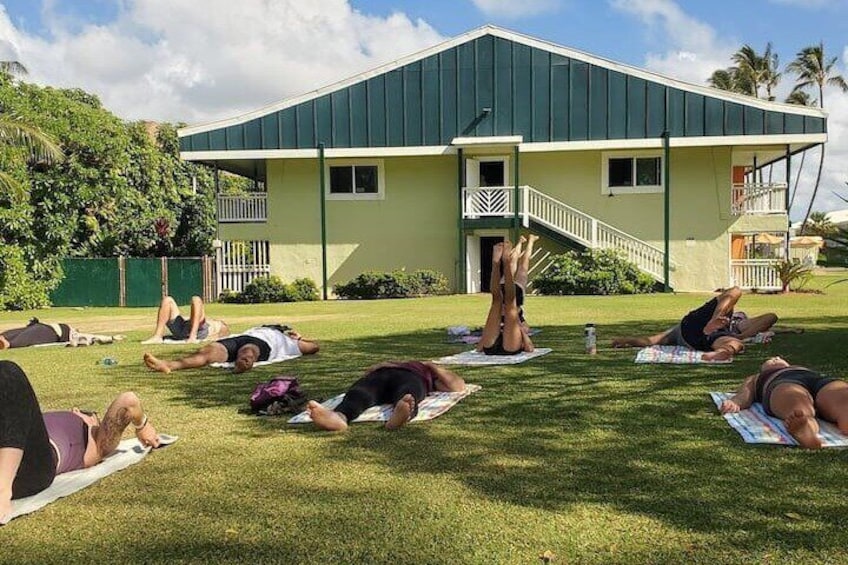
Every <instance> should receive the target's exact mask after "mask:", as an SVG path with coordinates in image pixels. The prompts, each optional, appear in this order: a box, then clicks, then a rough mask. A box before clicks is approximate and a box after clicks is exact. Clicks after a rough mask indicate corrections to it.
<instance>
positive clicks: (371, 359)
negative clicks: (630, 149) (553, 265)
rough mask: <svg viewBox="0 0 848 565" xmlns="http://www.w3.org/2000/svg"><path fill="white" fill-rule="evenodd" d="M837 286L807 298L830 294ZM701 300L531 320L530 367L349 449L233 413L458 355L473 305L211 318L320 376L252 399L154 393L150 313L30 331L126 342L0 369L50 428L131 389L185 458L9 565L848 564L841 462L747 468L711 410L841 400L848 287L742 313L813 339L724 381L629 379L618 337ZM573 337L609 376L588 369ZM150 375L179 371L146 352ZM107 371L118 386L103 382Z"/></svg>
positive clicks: (649, 369) (146, 472)
mask: <svg viewBox="0 0 848 565" xmlns="http://www.w3.org/2000/svg"><path fill="white" fill-rule="evenodd" d="M837 278H838V276H836V275H832V276H829V277H819V278H817V279H816V280H815V281H814V282H813V285H812V286H813V287H819V288H821V287H822V286H823V285H824V284H825V283H826V282H828V280H835V279H837ZM705 299H706V295H683V294H681V295H652V296H635V297H634V296H622V297H530V298H529V299H528V301H527V305H526V310H527V316H528V319H529V321H530V323H531V324H532V325H533V326H536V327H539V328H541V329H542V330H543V331H542V333H541V334H539V335H538V336H536V338H535V341H536V343H537V345H538V346H540V347H552V348H554V352H553V353H551V354H550V355H548V356H546V357H542V358H540V359H538V360H535V361H532V362H530V363H527V364H524V365H517V366H505V367H490V368H486V367H478V368H461V369H460V371H459V372H460V373H461V374H462V375H463V376H464V377H465V379H466V380H467V381H468V382H471V383H477V384H480V385H482V387H483V390H482V391H480V392H479V393H477V394H474V395H472V396H470V397H468V398H467V399H465V400H464V401H463V402H461V403H460V404H459V405H457V406H456V407H455V408H453V409H452V410H451V411H450V412H448V413H447V414H445V415H443V416H441V417H440V418H438V419H436V420H434V421H431V422H428V423H423V424H415V425H411V426H408V427H406V428H405V429H403V430H401V431H399V432H395V433H389V432H386V431H384V430H383V429H382V428H381V427H379V426H378V425H375V424H356V425H354V426H352V428H351V430H350V431H349V432H348V433H346V434H328V433H324V432H319V431H316V430H314V429H313V428H311V427H309V426H298V427H287V426H286V425H285V424H284V420H281V419H260V418H256V417H252V416H250V415H246V414H242V413H239V409H241V408H243V407H246V405H247V397H248V395H249V393H250V391H251V390H252V389H253V386H254V385H255V384H256V383H257V382H258V381H260V380H265V379H267V378H269V377H270V376H271V375H273V374H276V373H280V372H283V373H286V374H296V375H298V376H299V377H300V378H301V382H302V385H303V387H304V389H305V390H306V391H307V392H309V393H310V394H311V395H312V396H314V397H320V398H327V397H329V396H332V395H334V394H336V393H338V392H342V391H343V390H344V389H345V388H346V387H347V385H349V384H350V383H351V382H352V381H353V380H354V379H355V378H356V377H357V376H358V375H360V373H361V371H362V369H363V368H365V367H366V366H368V365H370V364H372V363H376V362H379V361H383V360H386V359H400V358H420V359H428V358H434V357H439V356H442V355H446V354H450V353H456V352H459V351H461V350H462V349H463V347H462V346H458V345H448V344H445V343H443V341H444V339H445V328H446V327H447V326H450V325H460V324H463V325H471V326H475V325H479V324H481V323H482V322H483V319H484V316H485V312H486V309H487V304H488V299H487V297H485V296H449V297H438V298H425V299H416V300H391V301H379V302H341V301H334V302H328V303H307V304H282V305H261V306H238V305H217V304H213V305H210V306H209V308H208V310H209V314H210V315H211V316H213V317H222V318H224V319H225V320H227V321H229V322H230V323H231V325H232V326H234V327H235V329H239V330H240V329H243V328H246V327H248V326H250V325H254V324H256V323H259V322H266V321H268V322H271V321H283V322H285V323H289V324H292V325H295V326H296V327H297V328H298V329H299V330H300V331H301V332H302V333H303V334H304V335H306V336H309V337H315V338H317V339H318V340H320V342H321V345H322V348H321V352H320V353H319V354H318V355H317V356H315V357H312V358H301V359H298V360H295V361H292V362H288V363H285V364H282V365H275V366H270V367H260V368H258V369H256V370H254V371H252V372H251V373H248V374H245V375H233V374H231V373H229V372H226V371H221V370H212V369H208V370H198V371H186V372H182V373H176V374H173V375H170V376H161V375H158V374H153V373H150V372H148V371H147V370H146V369H145V368H144V366H143V365H142V364H141V356H142V352H143V351H144V346H142V345H140V344H139V343H138V342H139V341H140V340H141V339H143V338H144V337H147V335H149V332H150V331H151V330H152V324H153V319H154V309H152V308H144V309H106V308H103V309H85V310H80V309H71V308H57V309H54V310H50V311H38V312H34V313H33V312H7V313H0V329H7V328H9V327H13V326H16V325H20V324H22V323H25V322H26V320H27V319H28V318H29V317H31V316H32V315H37V316H39V317H40V318H42V319H43V320H46V321H54V320H55V321H65V322H69V323H71V324H74V325H77V326H78V327H80V328H81V329H83V330H84V331H96V332H104V333H125V334H127V335H128V336H129V340H128V342H125V343H121V344H116V345H111V346H99V347H90V348H83V349H77V350H74V349H65V348H35V349H32V348H31V349H25V350H13V351H2V352H0V358H2V359H13V360H15V361H16V362H18V363H19V364H20V365H21V366H22V367H23V368H24V370H25V371H26V372H27V373H28V374H29V376H30V378H31V380H32V381H33V383H34V386H35V388H36V391H37V392H38V394H39V397H40V400H41V404H42V407H43V408H45V409H63V408H69V407H71V406H75V405H76V406H80V407H88V408H96V409H98V410H101V411H102V410H103V407H104V406H105V404H106V403H107V401H108V400H110V399H111V397H113V396H114V395H115V394H116V393H117V392H119V391H121V390H126V389H132V390H135V391H136V392H138V393H139V395H140V396H141V397H142V399H143V400H144V401H145V403H146V408H147V410H148V412H149V414H150V418H151V422H153V423H154V424H155V425H156V427H157V428H158V429H159V430H160V431H162V432H167V433H170V434H175V435H179V436H180V437H181V439H180V441H178V442H177V443H176V444H175V445H173V446H171V447H168V448H167V449H164V450H162V451H159V452H156V453H154V454H152V455H151V456H149V457H148V458H147V459H145V461H143V462H142V463H140V464H138V465H135V466H133V467H130V468H129V469H127V470H125V471H122V472H120V473H117V474H114V475H112V476H110V477H108V478H106V479H105V480H103V481H101V482H99V483H97V484H96V485H94V486H92V487H89V488H88V489H85V490H84V491H82V492H79V493H77V494H75V495H73V496H71V497H70V498H66V499H63V500H60V501H58V502H56V503H54V504H52V505H50V506H48V507H46V508H45V509H43V510H41V511H39V512H37V513H36V514H32V515H29V516H26V517H23V518H19V519H18V520H15V521H13V522H12V523H11V524H9V525H8V526H6V527H3V528H0V562H4V563H6V562H7V563H25V562H37V563H49V562H56V563H60V562H68V561H72V562H93V561H95V560H96V561H103V560H106V561H110V562H122V561H123V562H145V563H152V562H167V563H178V562H280V563H487V564H488V563H534V562H539V561H538V556H539V555H540V554H541V553H543V552H544V551H546V550H550V551H552V552H553V553H554V554H556V556H557V557H556V562H557V563H621V562H623V563H669V562H671V563H678V562H681V563H682V562H685V563H754V562H756V563H759V562H774V563H780V562H787V563H789V562H791V563H813V562H815V563H845V562H848V528H846V527H845V519H846V516H848V500H846V496H845V489H846V485H848V465H846V462H848V459H846V457H848V453H846V452H845V451H840V450H835V449H825V450H820V451H818V452H807V451H802V450H799V449H793V448H782V447H769V446H746V445H745V444H743V443H742V440H741V438H740V437H739V436H738V435H737V434H736V433H735V432H734V431H732V430H731V429H730V427H729V426H727V425H726V424H725V422H724V420H723V419H722V418H721V417H720V416H719V415H718V413H717V412H716V410H715V409H714V408H713V406H712V403H711V401H710V399H709V396H708V394H707V393H708V391H710V390H730V389H732V388H734V387H735V386H736V385H737V384H738V383H739V382H741V381H742V379H743V377H744V376H745V375H747V374H749V373H752V372H754V371H755V369H756V367H757V366H758V365H759V363H760V362H761V361H762V360H763V358H764V357H766V356H768V355H775V354H781V355H783V356H785V357H787V358H788V359H789V360H791V361H793V362H795V363H798V364H803V365H808V366H811V367H814V368H818V369H820V370H822V371H825V372H828V373H831V374H833V375H836V376H848V358H847V357H846V344H847V343H848V283H846V284H842V285H837V286H833V287H831V288H829V289H828V290H827V291H826V294H795V295H746V296H745V297H744V298H743V299H742V302H741V303H740V309H742V310H745V311H746V312H748V313H749V314H757V313H761V312H764V311H774V312H776V313H777V314H778V315H779V316H780V317H781V323H782V324H785V325H791V326H800V327H803V328H805V330H806V331H805V333H803V334H801V335H779V336H777V337H776V338H775V339H774V341H773V342H772V343H771V344H769V345H765V346H763V345H756V346H752V347H750V348H749V351H748V352H747V353H746V354H744V355H742V356H741V357H738V358H737V359H736V361H735V362H734V363H733V364H732V365H731V366H670V365H642V366H637V365H634V364H633V356H634V354H635V351H634V350H614V349H612V348H610V347H609V345H608V344H609V339H610V338H611V337H613V336H616V335H621V334H629V333H646V332H652V331H656V330H659V329H661V328H663V327H664V326H666V325H670V324H671V323H673V322H674V321H676V320H677V319H678V318H679V317H680V316H681V315H682V314H683V313H685V312H686V311H687V310H689V309H692V308H694V307H696V306H698V305H699V304H700V303H701V302H702V301H703V300H705ZM586 322H595V323H596V324H597V326H598V340H599V341H598V342H599V352H598V355H596V356H587V355H586V354H584V353H583V339H582V330H583V325H584V324H585V323H586ZM151 347H153V349H151V350H152V351H155V352H156V353H158V354H161V355H163V356H166V357H167V356H169V355H176V354H178V353H179V352H185V351H188V350H190V349H191V347H182V346H181V347H163V346H151ZM106 355H110V356H113V357H115V358H117V359H118V360H119V362H120V363H119V364H118V365H117V366H114V367H103V366H100V365H98V364H97V361H98V359H100V358H102V357H103V356H106Z"/></svg>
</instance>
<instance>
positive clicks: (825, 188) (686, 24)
mask: <svg viewBox="0 0 848 565" xmlns="http://www.w3.org/2000/svg"><path fill="white" fill-rule="evenodd" d="M784 1H786V2H790V1H791V2H793V3H797V4H808V5H813V4H815V3H816V2H814V1H809V0H808V1H805V0H784ZM609 2H610V5H611V6H613V7H614V8H615V9H618V10H620V11H622V12H625V13H629V14H632V15H633V16H635V17H636V18H638V19H639V20H640V21H641V22H642V23H643V24H645V26H646V30H647V33H649V34H652V39H653V40H654V42H655V43H658V44H661V45H662V48H663V49H664V50H663V51H661V52H659V53H649V54H647V55H646V56H645V63H644V66H645V67H646V68H648V69H650V70H652V71H655V72H658V73H660V74H663V75H666V76H670V77H674V78H677V79H680V80H684V81H687V82H691V83H694V84H705V83H706V79H707V78H708V77H709V76H710V75H711V74H712V72H713V71H715V70H716V69H720V68H725V67H728V66H730V65H731V60H730V57H731V55H732V54H733V53H734V52H735V51H736V50H737V49H739V47H741V46H742V44H743V43H745V41H744V40H738V39H736V38H730V37H722V36H720V35H719V34H718V33H717V32H716V30H715V29H713V28H712V27H711V26H709V25H708V24H706V23H704V22H702V21H699V20H698V19H696V18H694V17H692V16H690V15H689V14H687V13H686V12H684V11H683V9H681V7H680V6H679V5H678V3H677V2H675V1H674V0H609ZM764 47H765V46H762V48H764ZM837 52H838V50H837ZM842 55H843V56H842V61H841V62H842V63H843V65H842V66H841V70H840V71H839V72H840V73H842V74H843V75H844V74H845V67H844V63H845V61H846V60H848V59H846V57H848V47H845V48H844V50H843V52H842ZM785 63H786V61H784V64H785ZM792 78H793V77H792V76H791V75H788V74H786V73H784V76H783V81H782V83H781V85H780V87H779V88H778V91H777V99H778V100H783V99H784V98H785V97H786V95H787V94H789V91H790V90H791V88H792ZM825 106H826V109H827V111H828V113H829V116H828V143H827V150H826V151H827V152H826V156H825V163H824V170H823V171H822V180H821V184H820V188H819V192H818V196H817V197H816V203H815V206H814V208H813V209H814V210H832V209H835V208H844V207H846V205H845V203H844V202H843V201H841V200H839V198H837V197H836V196H834V195H833V191H837V192H839V193H840V194H843V195H845V194H846V192H848V188H846V186H845V182H846V181H848V165H846V163H848V96H846V95H843V94H841V93H839V92H838V91H837V90H836V89H833V88H829V89H827V91H826V92H825ZM819 154H820V153H819V150H818V149H813V150H810V151H808V154H807V157H806V158H805V163H804V167H803V169H802V170H801V181H800V183H799V188H798V195H797V196H796V198H795V204H794V205H793V207H792V211H791V216H792V219H793V220H797V219H803V215H804V212H805V211H806V208H807V205H808V203H809V200H810V196H811V194H812V189H813V186H814V185H815V178H816V172H817V169H818V160H819ZM800 162H801V157H800V156H796V157H794V158H793V160H792V167H793V169H794V172H793V179H794V177H795V174H797V171H798V167H799V166H800ZM775 174H778V175H780V178H782V175H783V173H777V172H776V173H775Z"/></svg>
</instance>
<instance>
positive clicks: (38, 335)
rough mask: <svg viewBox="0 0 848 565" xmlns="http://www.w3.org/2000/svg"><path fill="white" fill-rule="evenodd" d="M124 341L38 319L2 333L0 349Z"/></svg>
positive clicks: (119, 338) (119, 336)
mask: <svg viewBox="0 0 848 565" xmlns="http://www.w3.org/2000/svg"><path fill="white" fill-rule="evenodd" d="M123 339H124V336H122V335H115V336H111V335H97V334H85V333H82V332H80V331H79V330H77V329H76V328H73V327H71V326H69V325H68V324H62V323H59V324H45V323H43V322H41V321H39V319H38V318H33V319H31V320H30V321H29V323H28V324H27V325H26V326H24V327H22V328H12V329H10V330H6V331H4V332H3V333H0V349H12V348H17V347H30V346H33V345H44V344H48V343H65V342H67V343H69V344H71V345H73V346H78V345H91V344H94V343H112V342H115V341H121V340H123Z"/></svg>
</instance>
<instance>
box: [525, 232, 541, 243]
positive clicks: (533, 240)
mask: <svg viewBox="0 0 848 565" xmlns="http://www.w3.org/2000/svg"><path fill="white" fill-rule="evenodd" d="M527 241H528V242H529V243H536V242H537V241H539V236H538V235H536V234H532V233H531V234H530V236H529V237H528V238H527Z"/></svg>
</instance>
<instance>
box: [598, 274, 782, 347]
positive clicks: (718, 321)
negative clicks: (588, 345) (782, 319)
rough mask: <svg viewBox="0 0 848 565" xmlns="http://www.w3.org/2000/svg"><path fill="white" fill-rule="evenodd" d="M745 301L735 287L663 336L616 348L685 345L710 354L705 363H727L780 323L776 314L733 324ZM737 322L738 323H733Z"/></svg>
mask: <svg viewBox="0 0 848 565" xmlns="http://www.w3.org/2000/svg"><path fill="white" fill-rule="evenodd" d="M741 297H742V291H741V290H740V289H739V287H737V286H734V287H733V288H729V289H727V290H725V291H724V292H722V293H721V294H720V295H718V296H717V297H715V298H712V299H711V300H708V301H707V302H706V303H705V304H704V305H703V306H701V307H699V308H696V309H695V310H692V311H691V312H689V313H688V314H686V315H685V316H683V319H682V320H680V323H679V324H677V325H675V326H673V327H671V328H669V329H667V330H666V331H664V332H662V333H658V334H655V335H650V336H630V337H617V338H615V339H613V340H612V346H613V347H648V346H651V345H682V346H684V347H688V348H690V349H695V350H698V351H706V352H707V353H705V354H704V356H703V360H705V361H725V360H727V359H732V358H733V356H734V355H736V354H737V353H741V352H742V350H744V349H745V345H744V343H743V341H742V340H744V339H748V338H750V337H754V336H755V335H757V334H758V333H760V332H764V331H766V330H768V329H769V328H771V327H772V326H773V325H774V324H776V323H777V316H776V315H775V314H771V313H769V314H762V315H760V316H756V317H754V318H744V319H741V320H738V321H735V320H733V308H734V307H735V306H736V303H737V302H739V299H740V298H741ZM731 321H733V322H734V323H731Z"/></svg>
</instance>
